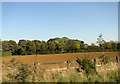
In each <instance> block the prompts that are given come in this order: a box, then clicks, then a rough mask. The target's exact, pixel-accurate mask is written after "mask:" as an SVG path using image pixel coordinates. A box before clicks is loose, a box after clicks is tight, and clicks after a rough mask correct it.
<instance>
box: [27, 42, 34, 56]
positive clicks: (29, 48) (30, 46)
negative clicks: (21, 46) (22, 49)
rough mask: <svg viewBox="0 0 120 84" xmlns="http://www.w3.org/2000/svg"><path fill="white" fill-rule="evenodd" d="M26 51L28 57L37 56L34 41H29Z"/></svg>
mask: <svg viewBox="0 0 120 84" xmlns="http://www.w3.org/2000/svg"><path fill="white" fill-rule="evenodd" d="M26 51H27V54H28V55H33V54H36V46H35V43H34V41H30V40H27V44H26Z"/></svg>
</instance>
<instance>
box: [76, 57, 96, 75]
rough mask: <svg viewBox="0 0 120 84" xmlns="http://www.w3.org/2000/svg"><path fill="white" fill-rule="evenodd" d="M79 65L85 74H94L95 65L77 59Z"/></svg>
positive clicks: (85, 60)
mask: <svg viewBox="0 0 120 84" xmlns="http://www.w3.org/2000/svg"><path fill="white" fill-rule="evenodd" d="M76 62H77V63H79V65H81V69H83V70H84V71H85V72H86V73H87V74H90V73H94V72H96V68H95V65H94V64H92V63H91V62H90V60H88V59H83V60H80V59H79V58H78V59H77V60H76Z"/></svg>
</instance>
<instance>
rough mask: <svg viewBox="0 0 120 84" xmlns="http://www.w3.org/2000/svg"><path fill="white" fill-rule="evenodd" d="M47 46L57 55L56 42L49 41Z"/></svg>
mask: <svg viewBox="0 0 120 84" xmlns="http://www.w3.org/2000/svg"><path fill="white" fill-rule="evenodd" d="M47 46H48V49H49V51H50V53H55V49H56V44H55V42H54V41H52V40H48V41H47Z"/></svg>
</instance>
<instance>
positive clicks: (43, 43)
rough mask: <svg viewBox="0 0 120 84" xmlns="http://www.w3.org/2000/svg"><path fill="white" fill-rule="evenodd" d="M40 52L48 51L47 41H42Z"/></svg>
mask: <svg viewBox="0 0 120 84" xmlns="http://www.w3.org/2000/svg"><path fill="white" fill-rule="evenodd" d="M40 53H41V54H46V53H47V43H46V42H45V41H42V42H41V44H40Z"/></svg>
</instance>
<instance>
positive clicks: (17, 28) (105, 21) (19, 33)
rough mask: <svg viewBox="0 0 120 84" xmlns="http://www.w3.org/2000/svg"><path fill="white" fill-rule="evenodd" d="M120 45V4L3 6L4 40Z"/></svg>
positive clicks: (25, 4) (39, 3)
mask: <svg viewBox="0 0 120 84" xmlns="http://www.w3.org/2000/svg"><path fill="white" fill-rule="evenodd" d="M100 33H102V34H103V38H104V40H106V41H110V40H113V41H118V3H117V2H3V3H2V40H15V41H16V42H18V41H19V40H20V39H26V40H35V39H36V40H45V41H47V40H48V39H50V38H55V37H60V38H62V37H68V38H71V39H78V40H82V41H84V42H85V43H87V44H91V43H96V41H97V38H98V35H99V34H100Z"/></svg>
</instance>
